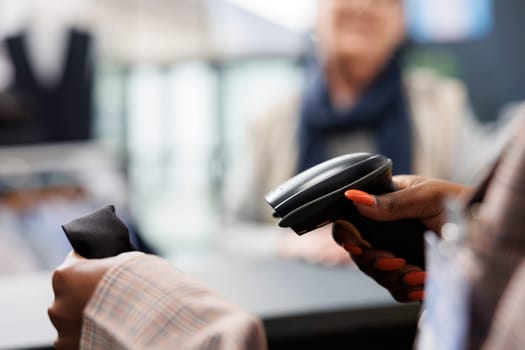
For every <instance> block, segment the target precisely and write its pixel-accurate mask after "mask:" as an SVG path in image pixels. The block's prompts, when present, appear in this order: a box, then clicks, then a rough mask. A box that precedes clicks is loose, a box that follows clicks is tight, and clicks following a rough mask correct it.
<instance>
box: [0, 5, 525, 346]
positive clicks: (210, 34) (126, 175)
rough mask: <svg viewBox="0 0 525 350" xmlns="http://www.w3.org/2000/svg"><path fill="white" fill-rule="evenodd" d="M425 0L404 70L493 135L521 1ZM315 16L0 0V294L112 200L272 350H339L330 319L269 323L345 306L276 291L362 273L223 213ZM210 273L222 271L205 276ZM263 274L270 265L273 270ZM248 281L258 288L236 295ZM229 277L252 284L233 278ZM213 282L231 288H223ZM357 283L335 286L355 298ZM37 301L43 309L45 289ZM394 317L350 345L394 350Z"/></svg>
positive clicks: (523, 87)
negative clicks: (451, 96)
mask: <svg viewBox="0 0 525 350" xmlns="http://www.w3.org/2000/svg"><path fill="white" fill-rule="evenodd" d="M370 2H373V3H375V2H376V1H370ZM439 3H442V5H441V6H440V5H439V4H437V3H436V2H433V1H422V0H407V1H405V6H406V8H407V12H408V15H407V21H408V25H407V27H408V33H409V34H408V37H409V39H408V41H409V48H408V53H407V54H406V56H405V59H404V67H405V68H406V69H410V68H425V69H430V70H433V71H434V72H436V73H437V74H441V75H444V76H447V77H454V78H457V79H459V80H461V81H463V82H464V84H465V86H466V88H467V91H468V97H469V99H470V102H471V105H472V110H473V115H474V116H475V118H476V120H477V121H478V122H479V123H480V124H481V125H483V127H485V128H486V129H487V130H490V129H491V128H497V126H498V125H500V124H501V123H505V122H507V121H506V118H510V117H509V116H508V115H509V113H510V114H512V113H511V112H509V111H512V110H513V108H518V107H515V106H518V105H519V103H520V101H523V100H524V99H525V66H524V64H523V62H525V41H523V40H521V34H520V28H521V27H522V23H521V22H522V18H524V16H525V6H523V5H522V3H521V1H519V0H507V1H490V0H478V1H468V0H463V1H452V0H450V1H441V2H439ZM461 6H467V7H466V8H467V9H468V10H467V11H461ZM458 13H465V14H468V15H463V16H462V15H458ZM315 14H316V1H315V0H286V1H278V0H266V1H257V0H96V1H95V0H68V1H60V0H45V1H44V0H0V42H1V46H0V283H3V285H6V283H9V284H12V283H17V282H15V281H22V280H23V281H25V282H24V283H29V285H31V284H30V283H32V282H31V276H42V275H44V276H49V273H50V271H52V270H53V268H54V267H55V266H57V265H59V264H60V263H61V262H62V260H63V259H64V256H65V255H66V254H67V253H68V252H69V251H70V250H71V247H70V245H69V243H68V241H67V240H66V238H65V236H64V234H63V232H62V230H61V228H60V225H62V224H64V223H66V222H68V221H70V220H72V219H74V218H76V217H78V216H81V215H85V214H87V213H89V212H91V211H93V210H95V209H97V208H99V207H102V206H104V205H107V204H114V205H115V206H116V208H117V213H118V214H119V216H120V217H121V218H122V219H123V221H125V222H126V224H127V225H128V227H129V228H130V231H131V232H132V236H133V239H134V242H135V244H136V245H137V246H139V247H140V248H142V249H143V250H145V251H148V252H153V253H156V254H159V255H161V256H163V257H166V258H168V259H171V260H172V261H173V262H174V264H176V265H178V266H180V267H182V268H187V269H188V270H189V271H197V274H198V275H199V273H200V275H199V276H200V277H202V278H204V279H205V280H206V279H208V280H206V282H209V283H210V284H211V285H212V287H217V288H219V289H220V288H223V290H222V292H223V293H225V294H227V295H228V296H230V295H232V296H234V297H236V298H238V300H235V301H236V302H239V303H240V304H241V305H245V306H247V307H251V306H252V305H255V306H254V307H253V309H254V310H253V311H254V312H258V313H259V315H260V316H261V317H263V320H264V319H265V317H266V320H267V322H268V323H267V326H268V330H269V332H270V333H271V334H274V335H275V336H274V338H272V339H270V348H274V349H278V348H286V347H293V346H296V345H298V344H302V345H301V346H303V347H304V344H305V339H307V340H308V341H310V342H311V343H310V345H311V346H314V347H315V346H316V345H317V346H320V344H328V347H323V348H330V344H334V345H333V348H338V347H337V346H336V345H335V344H336V341H335V340H334V341H333V343H330V342H328V340H327V339H328V338H330V336H333V337H332V338H331V339H332V340H333V339H339V340H340V339H342V338H343V337H344V334H349V333H348V332H350V331H348V329H347V328H345V324H344V322H343V321H341V324H337V323H333V327H332V326H327V327H328V329H323V328H322V327H321V328H315V327H314V328H312V329H315V331H312V332H313V333H311V334H303V333H301V332H299V331H297V329H294V327H291V326H290V324H286V321H285V320H287V318H286V317H292V316H294V315H296V314H298V315H300V316H301V317H300V321H301V322H306V323H304V324H310V323H312V324H313V323H316V322H318V323H319V322H321V323H322V322H323V321H321V320H322V319H323V317H328V316H329V315H332V316H333V317H336V316H337V317H343V319H344V315H343V316H341V315H340V314H337V312H336V311H334V310H333V309H334V308H335V307H337V306H338V305H344V303H345V302H347V301H346V300H344V298H343V299H341V300H339V301H338V302H339V304H337V303H334V304H333V305H332V304H330V303H328V304H327V303H324V304H323V303H321V304H318V306H316V305H317V304H315V300H316V299H315V298H317V299H319V300H324V299H326V298H325V297H324V294H323V292H322V291H321V290H319V291H313V290H310V291H308V292H309V293H310V294H311V295H312V298H313V299H308V298H306V297H305V298H306V299H308V300H307V301H305V303H306V304H308V303H310V304H308V305H310V306H309V307H312V308H313V310H314V311H312V312H310V311H311V310H310V311H309V312H305V313H301V312H302V311H301V307H302V306H301V305H303V304H301V303H300V302H297V304H293V302H291V300H295V301H297V300H296V298H299V299H301V297H298V295H297V293H299V291H298V290H297V289H296V290H293V291H290V293H288V294H287V293H286V292H285V291H284V289H282V290H281V289H280V288H279V286H277V285H276V284H279V283H283V285H284V284H285V283H286V280H287V279H288V278H289V275H286V274H287V273H291V274H294V273H297V276H299V275H301V276H302V277H304V280H305V281H309V280H310V284H311V283H312V281H311V279H314V278H315V279H318V278H320V276H326V277H327V278H328V277H329V276H332V275H330V273H334V275H333V278H334V279H335V281H332V280H330V279H329V278H328V281H326V286H330V285H331V283H334V286H336V285H338V284H337V283H341V282H340V281H339V279H340V278H341V276H343V277H344V276H345V274H350V275H353V276H354V277H355V275H359V276H360V272H359V271H356V269H355V267H353V266H343V267H327V266H322V265H317V264H314V263H312V262H304V261H295V260H293V259H291V260H289V261H287V262H286V261H285V260H286V259H284V258H282V257H280V256H278V254H277V253H276V245H277V243H276V242H277V240H278V236H279V235H282V234H284V233H283V230H284V229H279V228H278V227H277V221H274V222H273V223H272V218H268V222H266V223H260V222H252V223H249V222H245V221H242V220H236V219H232V217H231V215H230V214H229V212H228V211H229V207H230V203H229V201H231V200H233V199H232V198H234V197H235V196H236V194H235V193H230V191H233V192H235V191H237V192H240V193H242V192H243V189H242V184H243V183H244V182H245V181H246V179H244V178H243V176H246V173H243V172H242V171H241V172H239V171H237V170H238V169H239V168H242V164H243V163H244V162H245V160H246V157H247V155H246V152H247V149H248V145H249V143H250V139H251V136H250V135H251V134H250V132H249V130H250V125H252V124H253V123H254V121H256V120H257V118H261V117H262V115H264V114H265V112H267V111H268V110H269V108H270V107H271V106H272V105H275V104H277V103H279V102H281V101H282V100H283V98H284V97H285V96H289V95H292V94H297V93H298V92H299V91H301V87H302V86H303V85H304V83H305V74H304V73H305V69H306V66H307V64H308V62H309V60H310V59H311V57H312V56H313V55H314V48H313V47H314V45H315V44H316V40H317V38H316V35H315V33H314V31H313V27H314V18H315ZM432 16H434V17H432ZM489 135H490V134H489ZM290 137H292V135H291V136H290ZM443 142H444V143H446V142H447V141H446V140H443ZM459 180H464V181H467V180H466V178H463V179H459ZM252 200H253V201H254V202H261V203H263V202H264V198H252ZM263 205H264V204H263ZM241 221H242V222H241ZM216 252H221V253H220V254H219V256H220V258H217V255H216V254H218V253H216ZM210 256H211V257H210ZM225 257H226V258H225ZM227 257H236V258H235V259H237V257H240V258H239V259H241V260H235V259H234V260H232V261H228V260H227ZM213 259H219V260H218V261H220V263H215V261H216V260H213ZM225 259H226V260H225ZM243 259H248V260H247V261H249V262H247V263H246V265H245V266H244V267H243V268H245V269H251V268H253V270H250V271H240V270H237V269H240V266H238V265H239V264H243V263H238V261H245V260H243ZM261 261H264V262H266V263H267V265H262V266H259V265H258V264H260V262H261ZM283 261H285V262H283ZM211 262H213V264H216V266H215V267H216V269H219V266H221V267H220V268H224V269H225V270H223V271H222V272H219V271H216V270H213V271H212V270H206V267H203V266H208V265H210V264H211ZM252 263H253V264H252ZM273 263H275V264H285V265H282V266H281V265H278V267H275V268H274V270H275V271H274V270H272V267H271V266H270V265H271V264H273ZM206 264H208V265H206ZM221 264H224V265H221ZM250 264H252V265H250ZM287 264H292V265H293V266H289V265H287ZM258 266H259V267H258ZM276 266H277V265H276ZM303 267H304V269H305V270H304V271H303V270H302V269H303ZM226 269H230V270H228V271H226ZM265 269H266V270H265ZM329 270H330V271H329ZM331 270H337V271H336V272H333V271H331ZM294 271H295V272H294ZM310 272H311V273H312V275H309V273H310ZM325 272H326V274H325ZM279 273H281V274H282V275H279ZM259 274H260V276H261V277H260V278H263V276H265V277H268V278H269V280H268V281H271V282H268V284H265V285H264V287H261V286H257V285H253V286H252V285H250V283H255V282H254V281H256V280H257V276H258V275H259ZM245 275H246V276H251V278H254V280H249V281H248V282H244V281H243V279H242V277H243V276H245ZM303 275H304V276H303ZM221 276H223V277H224V276H225V277H224V278H225V279H227V281H232V282H231V283H233V285H232V284H230V282H228V283H227V284H228V285H227V286H224V284H225V283H226V282H225V281H224V280H222V281H221ZM39 278H42V277H39ZM298 278H299V277H298ZM355 278H357V277H355ZM359 278H360V279H359V281H361V282H362V283H365V282H363V281H365V280H366V277H361V276H360V277H359ZM228 279H229V280H228ZM233 281H234V282H233ZM361 282H359V283H361ZM20 283H22V282H20ZM269 283H274V285H272V284H269ZM305 283H306V282H305ZM359 283H358V284H356V285H355V286H353V287H351V288H353V291H352V293H353V294H355V295H358V294H359V288H361V284H359ZM310 284H308V283H307V284H305V285H304V286H305V288H309V287H308V286H309V285H310ZM365 284H366V283H365ZM44 285H45V284H44ZM345 286H346V285H345ZM235 288H237V289H243V290H245V291H246V293H248V292H249V291H250V290H254V289H255V290H258V292H259V293H261V294H266V292H265V291H264V290H261V288H268V289H269V290H270V291H269V292H268V293H270V294H271V293H272V291H271V290H273V293H274V294H273V297H274V298H281V299H280V300H279V302H276V303H274V304H271V303H270V302H268V305H271V306H268V307H267V308H266V309H264V308H263V307H262V306H261V308H260V309H257V305H256V304H253V302H252V299H250V297H248V296H246V298H244V296H243V294H242V293H240V292H239V291H238V290H233V289H235ZM250 288H251V289H250ZM296 288H300V287H298V286H296ZM319 288H321V287H319ZM363 288H364V289H363V291H364V290H369V289H370V288H372V287H370V285H369V284H366V286H365V287H363ZM378 288H379V287H378ZM279 291H280V292H279ZM374 291H375V289H374ZM43 293H44V294H45V295H44V297H43V298H44V299H45V298H46V297H48V294H49V293H50V291H49V290H48V291H44V292H43ZM46 293H47V294H46ZM229 293H231V294H229ZM345 293H346V292H344V293H343V291H341V293H340V294H345ZM352 293H350V294H352ZM369 293H371V294H372V295H376V294H374V293H377V297H374V298H376V299H374V300H375V301H374V302H375V303H376V304H380V305H382V306H381V307H382V308H379V307H378V308H377V310H375V311H374V312H375V314H374V316H373V317H372V318H371V319H378V320H382V319H385V320H386V319H389V317H390V316H388V315H392V314H395V315H398V316H396V317H401V316H399V315H401V314H403V312H405V311H403V310H404V309H403V310H401V311H400V310H398V309H396V307H395V306H394V305H393V304H394V302H393V301H392V302H391V303H390V302H389V301H386V300H389V296H388V295H387V293H386V292H383V291H379V290H378V291H375V292H369ZM356 298H357V299H356V300H358V301H359V300H360V299H359V298H358V297H356ZM306 299H305V300H306ZM324 301H325V302H326V300H324ZM361 302H362V303H363V304H359V303H361ZM20 303H21V304H23V302H22V301H20ZM366 303H367V301H359V302H356V304H352V306H351V308H353V309H352V310H355V309H358V310H361V309H362V308H361V306H362V307H363V308H365V306H364V305H365V304H366ZM291 304H293V305H295V306H293V307H292V308H291V309H290V307H288V308H287V305H288V306H290V305H291ZM306 304H305V305H306ZM275 305H277V306H275ZM279 305H281V306H279ZM280 307H282V308H280ZM294 307H295V308H296V309H295V310H294V309H293V308H294ZM316 307H318V309H316ZM272 308H273V309H272ZM290 310H291V311H290ZM385 310H386V311H385ZM0 311H2V310H1V309H0ZM37 311H38V313H41V314H42V315H39V316H38V317H41V319H44V318H45V317H46V315H45V311H42V310H37ZM37 311H35V310H32V311H31V310H30V311H27V312H26V313H22V314H24V315H25V314H27V315H29V316H27V317H31V316H30V315H31V312H33V313H37ZM259 311H260V312H259ZM294 312H296V314H294ZM359 312H363V311H359ZM381 312H386V313H387V314H386V316H385V315H383V314H382V313H381ZM0 314H4V315H5V312H0ZM276 315H281V316H282V315H284V316H283V318H282V319H281V318H279V317H280V316H279V317H278V316H276ZM309 315H310V316H312V315H314V316H315V317H318V318H316V319H311V320H310V319H308V316H309ZM327 315H328V316H327ZM406 315H408V316H406V317H405V318H404V319H403V318H402V317H401V318H394V319H393V320H394V321H392V322H390V323H388V322H386V321H385V322H386V323H379V325H378V326H377V327H376V326H374V322H373V321H370V322H369V323H368V324H364V325H357V326H355V327H354V328H352V331H351V332H354V333H351V334H353V335H354V336H355V337H356V338H354V339H362V341H363V342H365V343H366V342H367V341H370V347H368V348H381V344H380V343H378V344H377V345H374V344H375V343H373V342H371V340H370V339H371V338H375V339H376V340H374V341H377V342H379V339H378V338H377V337H375V336H372V335H375V334H384V335H385V336H384V339H383V340H385V339H386V340H385V341H397V342H398V344H399V347H395V348H400V349H401V348H410V340H411V339H412V337H413V333H414V329H415V323H416V312H415V311H414V309H410V310H409V311H407V313H406ZM285 316H286V317H285ZM314 316H312V317H314ZM365 318H366V317H365ZM292 319H293V318H292ZM397 319H400V320H401V319H403V321H402V322H401V321H400V322H401V323H396V321H395V320H397ZM34 322H36V323H35V325H38V324H41V323H42V322H44V321H40V319H38V320H36V321H34ZM38 322H40V323H38ZM272 322H273V323H272ZM290 322H291V323H293V321H290ZM297 322H299V321H297ZM309 322H310V323H309ZM0 324H1V325H3V327H0V334H2V333H3V332H6V335H7V334H8V333H10V334H12V335H11V339H14V338H15V335H13V334H15V333H16V332H15V331H13V332H10V331H9V330H8V329H6V328H5V327H9V320H6V321H5V322H4V321H2V322H0ZM299 324H300V323H299ZM330 324H331V323H330ZM283 325H286V326H283ZM35 327H37V326H35ZM286 327H288V328H286ZM330 327H332V328H330ZM287 332H289V333H287ZM315 332H317V333H315ZM345 332H346V333H345ZM26 333H29V334H33V335H34V336H35V339H36V340H35V342H34V343H31V342H30V341H29V340H27V342H28V343H26V344H24V341H23V340H22V339H20V338H16V339H15V340H12V343H6V344H7V345H6V344H4V346H6V348H9V347H11V346H12V347H15V345H16V347H17V348H41V347H46V346H51V344H52V343H47V340H49V337H50V334H51V340H52V338H53V336H54V334H53V333H52V330H48V329H45V330H43V331H40V330H38V329H36V328H32V329H30V330H26ZM359 335H361V338H359ZM38 337H40V338H38ZM0 338H3V336H0ZM7 338H8V337H7ZM7 338H6V339H7ZM29 338H31V336H29V337H28V338H27V339H29ZM17 339H19V340H20V342H18V343H17ZM313 339H314V340H313ZM389 339H390V340H389ZM356 341H357V342H358V341H359V340H356ZM8 344H11V345H8ZM13 344H14V345H13ZM1 345H2V344H0V347H1ZM383 345H384V344H383ZM374 346H376V347H374ZM305 348H308V347H305Z"/></svg>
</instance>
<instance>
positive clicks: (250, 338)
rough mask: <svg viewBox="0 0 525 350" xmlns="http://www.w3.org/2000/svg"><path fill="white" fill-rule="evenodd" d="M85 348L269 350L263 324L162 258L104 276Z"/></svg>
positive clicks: (141, 259) (86, 323) (89, 310)
mask: <svg viewBox="0 0 525 350" xmlns="http://www.w3.org/2000/svg"><path fill="white" fill-rule="evenodd" d="M80 348H81V349H184V350H186V349H228V350H231V349H254V350H257V349H265V348H266V340H265V334H264V330H263V327H262V324H261V322H260V321H259V320H258V319H257V318H255V317H254V316H252V315H250V314H248V313H247V312H246V311H244V310H242V309H240V308H239V307H237V306H235V305H233V304H232V303H230V302H228V301H226V300H225V299H223V298H221V297H220V296H218V295H217V294H215V293H214V292H212V291H210V290H208V289H207V288H205V287H203V286H202V285H201V284H199V282H197V281H196V280H194V279H193V278H191V277H190V276H187V275H185V274H184V273H183V272H181V271H179V270H177V269H176V268H174V267H173V266H172V265H171V264H170V263H169V262H167V261H165V260H163V259H160V258H158V257H154V256H149V255H141V256H138V257H137V258H135V259H133V260H131V261H128V262H126V263H125V264H123V265H121V266H118V267H115V268H113V269H112V270H110V271H108V273H107V274H106V275H105V276H104V278H103V280H102V281H101V282H100V283H99V285H98V286H97V289H96V291H95V293H94V295H93V296H92V298H91V299H90V301H89V303H88V305H87V307H86V309H85V311H84V319H83V324H82V334H81V340H80Z"/></svg>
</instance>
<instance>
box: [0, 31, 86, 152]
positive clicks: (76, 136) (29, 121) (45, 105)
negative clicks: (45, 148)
mask: <svg viewBox="0 0 525 350" xmlns="http://www.w3.org/2000/svg"><path fill="white" fill-rule="evenodd" d="M27 35H28V34H27V33H25V32H23V33H20V34H17V35H14V36H11V37H8V38H6V39H5V41H4V45H5V47H6V51H7V54H8V57H9V59H10V60H11V62H12V65H13V68H14V81H13V83H12V85H11V87H10V89H9V93H11V94H13V95H14V96H16V97H17V98H18V99H19V100H20V101H21V103H22V104H23V105H24V107H25V109H26V110H27V111H28V113H27V114H26V117H25V118H19V119H15V120H3V121H2V120H1V119H0V145H14V144H34V143H53V142H64V141H78V140H86V139H89V138H90V137H91V127H92V108H93V107H92V89H93V65H92V61H91V56H90V51H91V41H92V39H91V36H90V35H89V34H88V33H85V32H83V31H80V30H78V29H71V30H69V32H68V38H67V40H68V42H67V45H66V51H65V55H66V56H65V61H64V62H65V63H64V67H63V70H62V75H61V77H59V79H58V81H57V83H56V84H52V85H51V86H49V85H45V84H42V82H40V81H39V80H38V78H37V76H36V75H35V71H34V68H33V67H32V65H31V62H30V59H29V56H28V46H27Z"/></svg>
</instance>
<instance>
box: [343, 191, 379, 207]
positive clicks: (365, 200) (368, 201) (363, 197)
mask: <svg viewBox="0 0 525 350" xmlns="http://www.w3.org/2000/svg"><path fill="white" fill-rule="evenodd" d="M345 197H346V198H348V199H350V200H351V201H354V202H356V203H359V204H364V205H368V206H369V207H375V205H376V197H375V196H373V195H371V194H368V193H366V192H363V191H359V190H348V191H346V192H345Z"/></svg>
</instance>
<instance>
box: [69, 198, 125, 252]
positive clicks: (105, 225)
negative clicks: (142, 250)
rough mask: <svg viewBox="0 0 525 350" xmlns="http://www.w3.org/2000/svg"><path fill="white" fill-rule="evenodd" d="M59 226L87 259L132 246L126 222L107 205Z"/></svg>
mask: <svg viewBox="0 0 525 350" xmlns="http://www.w3.org/2000/svg"><path fill="white" fill-rule="evenodd" d="M62 229H63V230H64V232H65V233H66V236H67V238H68V240H69V242H70V243H71V245H72V246H73V249H74V250H75V252H77V253H78V254H80V255H82V256H83V257H85V258H88V259H101V258H108V257H111V256H115V255H118V254H120V253H124V252H129V251H133V250H135V247H133V245H132V244H131V242H130V239H129V231H128V228H127V227H126V225H124V223H123V222H122V221H121V220H120V219H119V218H118V217H117V215H116V214H115V207H114V206H113V205H109V206H107V207H104V208H102V209H99V210H97V211H95V212H94V213H92V214H89V215H86V216H83V217H81V218H78V219H75V220H73V221H71V222H70V223H68V224H65V225H62Z"/></svg>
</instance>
